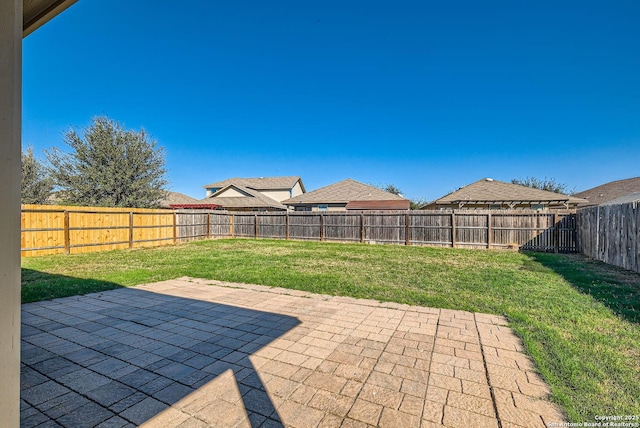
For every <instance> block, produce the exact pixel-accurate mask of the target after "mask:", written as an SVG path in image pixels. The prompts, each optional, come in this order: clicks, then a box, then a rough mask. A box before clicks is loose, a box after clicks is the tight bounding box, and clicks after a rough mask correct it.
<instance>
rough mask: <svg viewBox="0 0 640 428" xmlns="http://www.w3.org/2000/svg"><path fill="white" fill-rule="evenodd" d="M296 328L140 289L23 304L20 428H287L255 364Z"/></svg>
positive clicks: (278, 319)
mask: <svg viewBox="0 0 640 428" xmlns="http://www.w3.org/2000/svg"><path fill="white" fill-rule="evenodd" d="M298 324H300V321H299V320H298V319H297V318H295V317H290V316H285V315H280V314H274V313H268V312H261V311H256V310H250V309H244V308H240V307H235V306H229V305H224V304H219V303H210V302H206V301H201V300H195V299H187V298H181V297H174V296H169V295H164V294H156V293H152V292H149V291H145V290H140V289H135V288H121V289H118V290H111V291H107V292H101V293H93V294H89V295H85V296H75V297H67V298H63V299H57V300H53V301H45V302H38V303H28V304H24V305H23V306H22V363H21V426H23V427H28V426H36V425H39V424H42V423H47V422H49V423H51V426H58V425H55V424H53V423H52V422H55V423H56V424H59V425H62V426H70V427H84V426H87V427H93V426H110V427H111V426H112V427H125V426H137V425H141V424H143V423H145V422H151V423H155V424H158V426H162V425H161V424H162V423H163V422H162V421H163V420H164V421H165V422H166V421H167V420H169V419H171V418H172V417H173V416H172V411H174V410H175V409H176V408H178V409H186V410H188V413H189V414H191V415H193V418H194V419H197V420H194V422H198V423H200V424H202V423H205V424H207V423H209V424H211V425H213V424H214V422H215V423H217V424H224V425H231V426H233V425H236V424H238V423H240V422H243V421H244V422H245V423H246V424H249V423H250V424H251V426H260V425H262V424H265V423H266V424H267V425H269V426H282V423H281V422H280V417H279V415H278V412H277V411H276V408H275V406H274V404H273V403H272V402H271V399H270V398H269V395H268V394H267V393H266V391H265V387H264V385H263V384H262V382H261V379H260V378H259V376H258V374H257V373H256V370H255V368H254V366H253V364H252V362H251V361H250V358H249V357H250V356H251V355H252V354H253V353H255V352H256V351H258V350H259V349H261V348H262V347H264V346H265V345H266V344H268V343H270V342H271V341H273V340H274V339H276V338H278V337H280V336H282V335H283V334H285V333H286V332H287V331H289V330H291V329H292V328H294V327H295V326H297V325H298ZM214 398H215V399H216V400H218V401H216V406H207V403H211V402H212V400H213V399H214ZM241 400H242V402H243V403H242V402H240V401H241ZM220 403H223V404H224V403H229V406H228V409H225V406H224V405H223V406H221V405H220ZM238 404H240V405H238ZM242 404H243V405H242ZM243 408H244V411H240V412H238V409H243ZM176 413H179V414H180V415H182V416H184V415H185V413H182V412H176ZM163 418H164V419H163ZM170 422H177V423H178V424H179V423H180V422H179V421H176V420H173V421H170ZM101 424H104V425H101Z"/></svg>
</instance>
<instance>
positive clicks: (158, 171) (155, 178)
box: [47, 116, 167, 208]
mask: <svg viewBox="0 0 640 428" xmlns="http://www.w3.org/2000/svg"><path fill="white" fill-rule="evenodd" d="M64 141H65V143H66V144H68V145H69V146H70V147H71V149H73V152H72V153H64V152H62V151H60V150H59V149H57V148H53V149H52V150H50V151H48V152H47V158H48V160H49V162H50V163H51V166H52V168H51V175H52V177H53V179H54V182H55V184H56V186H58V187H59V188H60V190H61V192H60V195H61V199H63V200H64V202H65V203H69V204H74V205H89V206H109V207H139V208H152V207H156V206H158V204H159V201H160V200H161V199H162V198H164V196H165V194H166V191H165V186H166V185H167V181H166V180H165V178H164V175H165V173H166V169H165V160H164V149H163V148H162V147H158V146H157V142H156V141H151V140H150V138H149V136H148V135H147V133H146V132H145V131H144V129H142V130H140V131H130V130H126V129H124V127H123V126H122V125H121V124H120V123H118V122H116V121H114V120H112V119H109V118H108V117H106V116H99V117H96V118H94V119H93V122H92V124H91V125H90V126H89V127H88V128H87V129H85V130H83V132H82V134H79V133H78V132H77V131H76V130H75V129H73V128H72V129H71V130H70V131H69V132H67V133H66V134H65V136H64Z"/></svg>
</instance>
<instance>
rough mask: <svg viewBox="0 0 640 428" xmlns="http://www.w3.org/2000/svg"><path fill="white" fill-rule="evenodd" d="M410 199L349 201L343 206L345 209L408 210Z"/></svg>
mask: <svg viewBox="0 0 640 428" xmlns="http://www.w3.org/2000/svg"><path fill="white" fill-rule="evenodd" d="M410 206H411V201H409V200H408V199H404V200H396V199H394V200H392V201H349V203H347V206H346V207H345V208H346V209H347V210H358V211H364V210H408V209H409V207H410Z"/></svg>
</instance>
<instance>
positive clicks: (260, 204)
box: [199, 176, 305, 211]
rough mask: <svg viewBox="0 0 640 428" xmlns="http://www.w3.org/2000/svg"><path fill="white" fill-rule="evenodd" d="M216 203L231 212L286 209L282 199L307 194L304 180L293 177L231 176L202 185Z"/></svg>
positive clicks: (212, 201)
mask: <svg viewBox="0 0 640 428" xmlns="http://www.w3.org/2000/svg"><path fill="white" fill-rule="evenodd" d="M203 187H204V188H205V189H206V191H207V197H206V198H204V199H202V200H200V201H199V203H213V204H217V205H220V206H221V207H222V208H224V209H226V210H230V211H285V210H286V209H287V207H286V206H285V205H283V204H282V203H281V202H282V201H284V200H285V199H289V198H292V197H295V196H299V195H302V194H304V192H305V188H304V184H303V183H302V179H301V178H300V177H297V176H293V177H260V178H229V179H227V180H223V181H219V182H217V183H212V184H207V185H206V186H203Z"/></svg>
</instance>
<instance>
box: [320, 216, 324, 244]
mask: <svg viewBox="0 0 640 428" xmlns="http://www.w3.org/2000/svg"><path fill="white" fill-rule="evenodd" d="M320 241H324V214H320Z"/></svg>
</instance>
